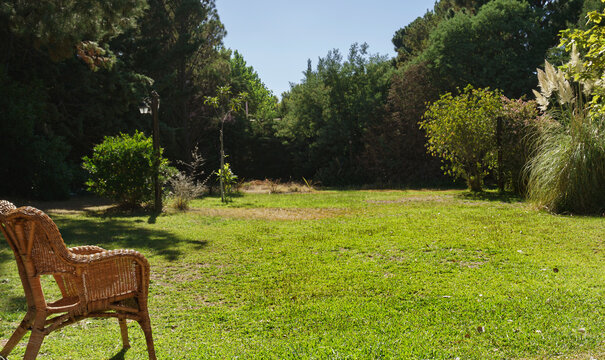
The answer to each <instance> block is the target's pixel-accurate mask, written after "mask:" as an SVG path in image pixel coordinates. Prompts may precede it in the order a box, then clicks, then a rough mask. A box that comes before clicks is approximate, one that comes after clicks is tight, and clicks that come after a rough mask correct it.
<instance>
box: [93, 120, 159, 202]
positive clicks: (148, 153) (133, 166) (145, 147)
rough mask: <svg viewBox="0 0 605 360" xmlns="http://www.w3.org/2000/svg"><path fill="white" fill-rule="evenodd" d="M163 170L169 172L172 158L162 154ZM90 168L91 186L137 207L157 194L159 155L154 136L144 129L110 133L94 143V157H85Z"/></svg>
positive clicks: (95, 190) (98, 191)
mask: <svg viewBox="0 0 605 360" xmlns="http://www.w3.org/2000/svg"><path fill="white" fill-rule="evenodd" d="M159 156H160V161H159V166H160V170H159V171H160V174H166V173H167V172H169V168H168V161H167V160H166V159H163V158H162V157H161V151H160V155H159ZM82 161H83V164H82V167H83V168H84V169H85V170H86V171H88V173H89V178H88V180H87V181H86V185H87V186H88V189H89V190H90V191H92V192H94V193H96V194H98V195H100V196H105V197H108V198H111V199H114V200H116V201H118V202H119V203H120V204H122V205H124V206H126V207H136V206H138V205H140V204H141V203H142V202H144V201H147V200H151V198H152V196H153V174H154V171H155V170H154V164H155V161H156V155H155V153H154V150H153V143H152V141H151V138H148V137H146V136H145V134H143V133H141V132H138V131H137V132H135V133H134V134H133V135H132V136H131V135H128V134H120V135H119V136H107V137H105V140H104V141H103V142H102V143H101V144H99V145H97V146H95V147H94V149H93V154H92V157H88V156H85V157H84V158H82Z"/></svg>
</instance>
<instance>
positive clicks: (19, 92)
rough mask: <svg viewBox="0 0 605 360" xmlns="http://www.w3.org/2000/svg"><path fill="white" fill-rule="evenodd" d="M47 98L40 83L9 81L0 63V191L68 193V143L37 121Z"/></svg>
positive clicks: (58, 195)
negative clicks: (0, 112)
mask: <svg viewBox="0 0 605 360" xmlns="http://www.w3.org/2000/svg"><path fill="white" fill-rule="evenodd" d="M46 101H47V98H46V94H45V92H44V89H43V88H42V84H39V83H38V84H28V85H24V84H21V83H19V82H14V81H11V79H9V78H7V77H6V75H5V72H4V71H3V69H2V68H1V67H0V108H1V109H2V115H1V117H2V120H0V162H1V163H2V166H0V178H2V181H0V193H3V194H8V195H20V196H28V197H33V198H37V199H44V200H54V199H65V198H67V197H68V196H69V192H70V182H71V178H72V175H73V174H72V170H73V165H72V164H71V163H70V162H69V161H68V159H67V155H68V153H69V145H68V144H67V143H66V142H65V139H64V138H62V137H59V136H53V134H52V133H50V132H49V131H48V129H44V128H43V126H42V124H40V120H39V119H41V118H44V117H45V115H46V114H45V112H46V107H45V104H46ZM44 130H47V131H44Z"/></svg>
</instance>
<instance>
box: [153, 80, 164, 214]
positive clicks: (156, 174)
mask: <svg viewBox="0 0 605 360" xmlns="http://www.w3.org/2000/svg"><path fill="white" fill-rule="evenodd" d="M159 108H160V96H159V95H158V93H157V92H155V90H154V91H152V92H151V113H152V115H153V152H154V155H155V163H154V165H153V187H154V195H155V198H154V210H155V212H156V214H159V213H161V212H162V185H161V184H160V122H159V119H158V110H159Z"/></svg>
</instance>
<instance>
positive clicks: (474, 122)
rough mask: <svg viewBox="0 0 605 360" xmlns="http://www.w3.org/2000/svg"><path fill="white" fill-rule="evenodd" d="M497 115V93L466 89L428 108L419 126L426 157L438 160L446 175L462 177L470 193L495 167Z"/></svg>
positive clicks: (486, 90) (443, 96)
mask: <svg viewBox="0 0 605 360" xmlns="http://www.w3.org/2000/svg"><path fill="white" fill-rule="evenodd" d="M501 111H502V102H501V100H500V93H499V92H498V91H491V90H489V89H488V88H485V89H475V88H473V87H472V86H471V85H468V86H467V87H466V88H464V90H463V91H462V92H461V93H460V94H459V95H458V96H454V95H452V94H451V93H449V92H448V93H446V94H444V95H442V96H441V98H440V99H439V100H437V101H435V102H433V103H432V104H430V105H429V108H428V110H427V111H426V113H425V115H424V120H423V121H422V122H421V123H420V127H421V128H422V129H424V130H425V131H426V135H427V138H428V142H427V148H428V151H429V153H431V154H432V155H434V156H437V157H440V158H441V160H442V161H443V162H444V163H445V165H444V168H443V169H444V170H445V172H446V173H447V174H449V175H452V176H454V177H458V176H461V177H463V178H464V179H465V180H466V182H467V184H468V187H469V189H470V190H471V191H481V187H482V183H483V178H484V177H485V175H486V174H487V172H488V171H489V170H490V169H492V168H493V167H494V166H495V151H494V150H495V146H494V145H495V136H494V135H495V131H496V121H495V119H496V118H497V117H498V116H499V115H500V114H501Z"/></svg>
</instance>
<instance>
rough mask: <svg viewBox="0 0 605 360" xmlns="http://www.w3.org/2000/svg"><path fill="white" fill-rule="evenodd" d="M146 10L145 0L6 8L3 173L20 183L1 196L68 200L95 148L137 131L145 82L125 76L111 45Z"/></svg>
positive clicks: (9, 4) (52, 0)
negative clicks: (110, 134)
mask: <svg viewBox="0 0 605 360" xmlns="http://www.w3.org/2000/svg"><path fill="white" fill-rule="evenodd" d="M144 8H145V2H144V1H142V0H133V1H115V0H110V1H107V2H102V3H101V2H95V1H87V0H85V1H74V0H68V1H57V0H49V1H44V2H41V3H38V2H31V1H16V0H9V1H4V2H3V3H2V5H0V83H1V84H2V86H1V88H2V90H3V96H2V100H0V102H2V109H3V111H2V116H1V117H2V120H1V121H0V128H2V129H0V150H2V151H0V161H1V162H2V163H4V164H5V166H3V169H2V170H1V171H0V172H3V173H4V172H6V174H9V175H8V176H5V177H4V178H5V179H9V178H11V179H14V180H7V181H2V182H0V193H5V194H13V195H20V196H28V197H37V198H44V199H53V198H65V197H67V196H69V193H70V191H73V190H78V188H79V186H81V181H80V180H81V179H82V178H81V176H80V175H81V171H79V169H78V168H79V166H78V163H79V161H80V159H81V157H82V155H84V154H85V153H87V152H88V151H90V149H91V148H92V144H94V142H95V141H98V140H100V139H102V136H103V134H107V133H108V132H109V131H113V132H114V133H115V132H117V131H119V130H125V131H126V130H133V129H132V127H135V125H134V123H136V119H137V116H136V115H133V116H129V113H132V114H135V113H134V111H136V110H135V109H136V108H135V106H136V103H137V102H138V97H137V95H136V92H137V88H138V87H139V84H141V83H142V82H144V80H143V79H142V78H139V77H137V76H136V74H134V73H131V72H128V71H122V70H123V68H121V67H120V65H119V63H118V61H117V59H116V57H115V56H113V53H112V52H111V50H110V49H109V48H108V47H107V46H106V42H107V41H109V40H110V39H111V38H113V37H114V36H116V35H118V34H120V33H122V32H124V31H126V30H127V29H129V28H130V27H131V26H132V25H133V24H134V23H136V17H137V16H140V15H141V13H142V11H143V10H144ZM91 69H93V70H94V71H91ZM16 124H20V125H16ZM131 126H132V127H131ZM111 127H113V129H109V128H111ZM5 130H6V131H5ZM16 149H19V151H18V155H16V153H17V151H16ZM50 164H52V166H51V165H50ZM3 175H4V174H3ZM74 179H75V182H76V183H79V184H78V185H74V183H73V182H74Z"/></svg>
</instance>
